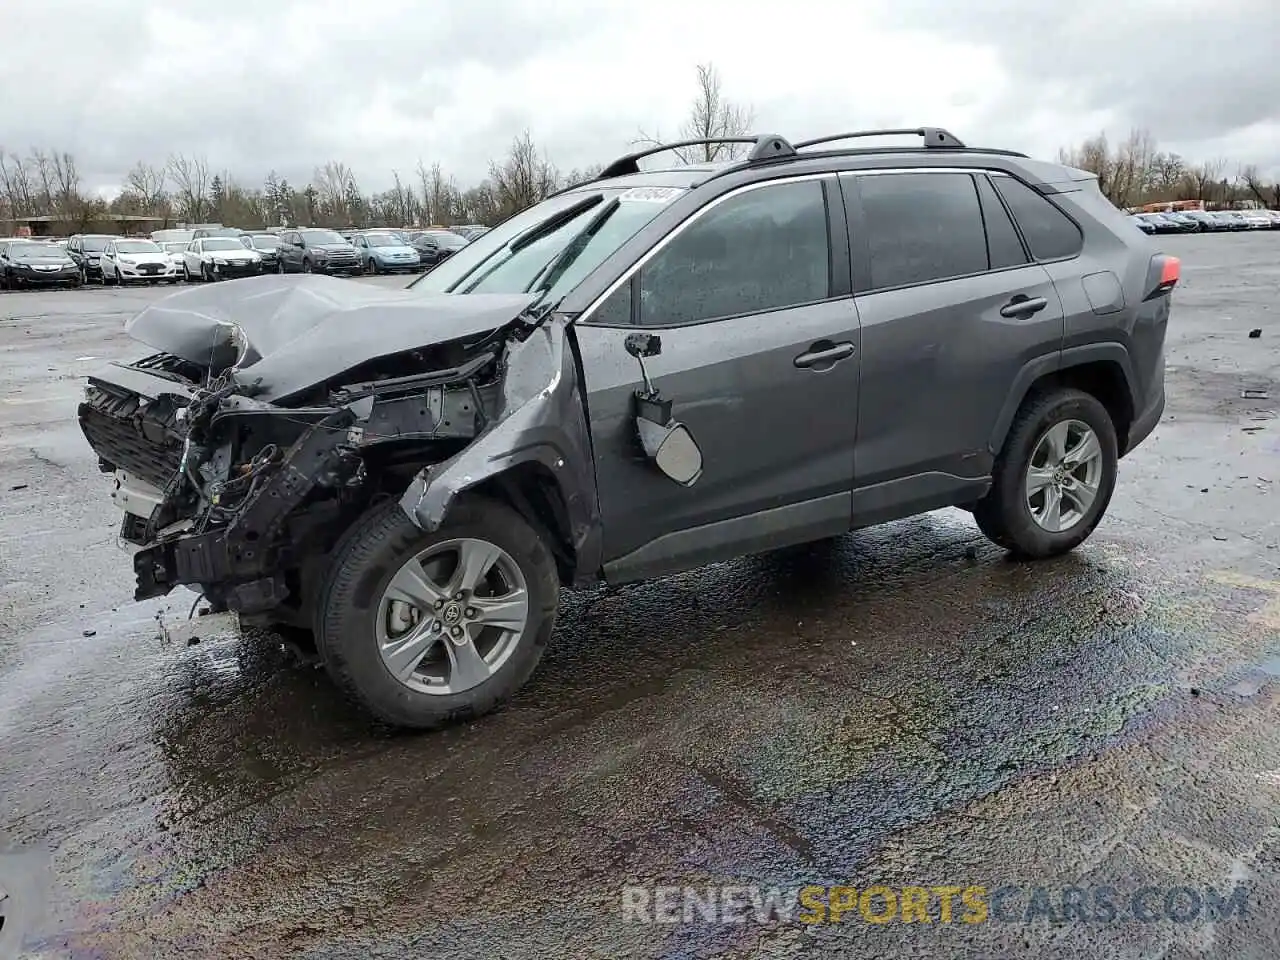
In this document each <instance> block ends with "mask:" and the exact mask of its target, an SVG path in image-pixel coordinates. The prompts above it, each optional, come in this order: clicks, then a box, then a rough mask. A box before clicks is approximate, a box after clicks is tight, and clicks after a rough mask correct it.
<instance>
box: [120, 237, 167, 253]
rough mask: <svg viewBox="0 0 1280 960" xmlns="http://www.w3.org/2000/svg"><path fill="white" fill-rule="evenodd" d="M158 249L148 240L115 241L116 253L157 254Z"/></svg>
mask: <svg viewBox="0 0 1280 960" xmlns="http://www.w3.org/2000/svg"><path fill="white" fill-rule="evenodd" d="M159 252H160V247H159V246H158V245H157V244H154V243H152V242H151V241H150V240H117V241H116V253H159Z"/></svg>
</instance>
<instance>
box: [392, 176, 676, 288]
mask: <svg viewBox="0 0 1280 960" xmlns="http://www.w3.org/2000/svg"><path fill="white" fill-rule="evenodd" d="M683 192H684V191H683V189H681V188H675V187H672V188H666V187H661V188H639V189H631V190H619V189H617V188H614V189H602V190H595V191H590V190H581V191H574V192H573V193H565V194H560V195H559V196H555V197H550V198H549V199H547V200H544V201H543V202H542V203H540V204H537V205H536V206H533V207H530V208H529V209H528V210H525V211H522V212H521V213H518V214H516V215H515V216H514V217H511V218H510V219H509V220H507V221H505V222H504V223H502V224H500V225H499V226H497V227H495V228H494V229H492V230H490V231H488V232H487V233H485V234H484V235H483V236H480V237H477V238H476V239H475V240H472V241H471V242H470V243H464V245H463V246H462V248H461V249H459V250H458V252H457V253H455V254H453V255H452V256H451V257H449V259H447V260H446V261H444V263H442V264H441V265H440V266H438V267H436V268H435V269H434V270H431V271H430V272H428V273H424V274H423V275H422V276H421V277H420V278H419V279H418V280H415V281H414V282H413V283H411V284H410V285H409V286H410V287H412V288H413V289H416V290H420V291H421V292H423V293H525V292H532V290H533V288H534V287H535V285H538V286H540V285H542V284H543V283H545V282H547V281H548V280H550V281H551V282H550V285H549V286H548V287H547V289H546V292H547V295H548V297H549V298H550V299H552V300H555V299H558V298H559V297H561V296H563V295H564V294H565V293H568V292H569V291H570V290H572V289H573V288H574V287H575V286H577V285H578V283H579V282H581V280H582V279H583V278H584V277H585V276H586V275H587V274H588V273H590V272H591V271H592V270H594V269H595V268H596V267H597V266H599V265H600V264H601V263H602V262H603V261H604V260H605V258H607V257H608V256H609V255H610V254H612V253H613V252H614V251H615V250H617V249H618V248H619V247H620V246H622V245H623V244H624V243H626V242H627V241H628V240H630V239H631V238H632V237H633V236H635V234H636V233H637V232H639V231H640V229H641V228H642V227H644V225H645V224H647V223H648V222H649V221H650V220H652V219H653V218H654V217H656V216H657V215H658V213H660V212H661V211H662V209H663V207H664V206H665V205H666V204H667V203H669V202H671V201H672V200H674V199H675V198H676V197H678V196H679V195H680V194H682V193H683ZM575 208H577V209H576V212H575ZM570 214H571V215H570ZM557 215H561V216H566V217H567V218H568V219H566V220H565V222H564V223H562V224H559V225H557V226H554V228H553V229H550V232H548V233H547V234H546V235H545V236H541V237H537V238H536V239H533V240H532V242H529V241H528V239H527V237H526V240H525V242H524V243H522V244H518V245H517V246H518V249H517V250H515V251H512V250H511V249H510V247H511V243H512V241H514V240H516V239H517V238H520V237H521V236H522V235H525V234H527V231H529V230H530V229H531V228H535V227H540V226H545V225H549V221H554V219H555V217H556V216H557ZM598 217H603V218H604V219H603V220H602V221H600V222H599V223H598V224H597V225H596V228H595V229H594V230H593V232H592V233H591V235H590V236H589V237H580V234H581V233H582V232H583V230H584V228H586V227H588V226H589V225H591V224H592V222H593V221H594V220H596V219H597V218H598ZM459 239H460V240H461V239H462V238H461V237H459ZM575 241H577V242H576V243H575V246H574V249H572V250H567V248H568V247H569V245H570V243H574V242H575ZM561 254H565V255H566V262H564V263H561V264H557V265H556V271H555V273H556V275H555V276H554V277H544V276H543V274H544V272H545V271H546V269H547V268H548V267H550V266H551V265H552V263H553V262H554V261H555V260H556V259H557V258H558V257H559V256H560V255H561Z"/></svg>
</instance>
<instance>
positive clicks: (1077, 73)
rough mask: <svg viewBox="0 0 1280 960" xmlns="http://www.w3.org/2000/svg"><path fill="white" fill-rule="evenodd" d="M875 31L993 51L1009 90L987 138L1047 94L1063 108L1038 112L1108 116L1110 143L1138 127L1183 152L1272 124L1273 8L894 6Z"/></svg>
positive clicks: (1277, 13) (1138, 3)
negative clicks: (906, 31) (923, 30)
mask: <svg viewBox="0 0 1280 960" xmlns="http://www.w3.org/2000/svg"><path fill="white" fill-rule="evenodd" d="M881 22H883V23H885V24H887V25H892V26H895V27H911V26H915V25H919V24H922V23H927V24H928V29H929V31H930V32H931V33H935V34H936V35H938V36H941V37H945V38H950V39H956V40H963V41H965V42H968V43H973V44H979V45H982V46H986V47H989V48H990V49H992V50H993V51H995V52H996V54H997V56H998V57H999V59H1000V62H1001V63H1002V64H1003V65H1004V66H1005V68H1006V69H1007V70H1008V72H1009V73H1010V75H1011V76H1012V77H1013V78H1014V79H1015V81H1018V82H1017V84H1016V86H1014V87H1012V88H1011V90H1010V91H1009V93H1008V94H1007V95H1006V98H1005V102H1000V101H997V102H995V103H993V104H991V105H990V106H989V108H988V111H987V118H988V120H989V122H990V123H991V124H992V125H993V126H995V127H998V128H1009V129H1014V130H1016V127H1017V122H1018V119H1019V118H1020V117H1022V116H1025V112H1026V111H1028V110H1035V109H1037V107H1041V108H1042V107H1043V106H1044V105H1045V101H1046V100H1047V99H1049V98H1047V97H1046V93H1047V92H1048V91H1049V90H1052V89H1054V88H1057V90H1058V94H1057V96H1058V97H1064V96H1065V97H1066V98H1069V99H1068V101H1067V102H1065V103H1064V102H1061V101H1059V102H1056V103H1051V104H1050V106H1051V107H1052V108H1054V109H1057V110H1059V111H1060V112H1061V114H1062V115H1063V118H1064V119H1065V120H1068V121H1070V119H1071V118H1072V116H1073V115H1074V116H1080V115H1083V114H1088V113H1098V114H1110V115H1111V116H1112V118H1113V121H1114V129H1113V130H1112V131H1111V132H1112V133H1113V134H1114V135H1115V136H1116V137H1117V138H1119V137H1121V136H1123V135H1124V134H1125V133H1127V132H1128V128H1129V127H1130V126H1136V127H1142V128H1146V129H1148V130H1150V131H1151V132H1152V133H1153V134H1154V135H1155V136H1157V137H1158V138H1159V139H1160V140H1162V141H1164V142H1166V143H1174V144H1177V145H1180V146H1185V147H1186V148H1187V149H1189V150H1192V151H1194V149H1195V145H1196V144H1197V143H1198V142H1200V141H1212V140H1215V139H1219V138H1223V137H1224V136H1225V135H1228V134H1231V133H1233V132H1235V131H1239V130H1242V129H1244V128H1247V127H1250V126H1252V125H1254V124H1261V123H1267V122H1271V123H1275V122H1276V121H1277V120H1280V100H1278V98H1277V96H1276V91H1277V89H1280V57H1277V56H1276V35H1277V31H1278V30H1280V4H1277V3H1276V2H1275V0H1221V2H1219V3H1217V4H1209V5H1205V4H1190V3H1187V2H1185V0H1106V2H1103V0H1090V2H1083V3H1081V2H1077V3H1067V4H1036V5H1029V4H1027V3H1025V2H1022V0H965V2H964V3H959V4H939V3H936V2H934V0H899V2H897V3H894V4H892V5H889V6H887V7H886V8H885V9H884V11H883V15H882V18H881ZM1002 114H1003V115H1002ZM1275 146H1277V145H1276V144H1273V151H1272V152H1271V155H1270V156H1261V157H1251V158H1248V159H1249V160H1252V161H1253V162H1260V163H1262V164H1264V165H1267V166H1274V165H1276V164H1278V163H1280V157H1277V156H1276V155H1275V152H1274V147H1275Z"/></svg>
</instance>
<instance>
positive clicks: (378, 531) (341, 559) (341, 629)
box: [315, 496, 560, 730]
mask: <svg viewBox="0 0 1280 960" xmlns="http://www.w3.org/2000/svg"><path fill="white" fill-rule="evenodd" d="M459 537H473V538H476V539H483V540H487V541H489V542H490V543H493V544H495V545H497V546H499V547H501V548H502V549H503V550H505V551H506V552H507V554H508V555H509V556H510V557H511V558H512V559H513V560H514V561H515V563H516V564H517V565H518V566H519V567H520V571H521V573H522V574H523V575H524V579H525V582H526V586H527V589H528V593H529V623H528V626H527V627H526V629H525V633H524V635H523V636H522V637H521V639H520V641H519V645H518V646H517V647H516V649H515V650H514V651H513V652H512V653H511V655H510V657H509V659H507V661H506V662H505V663H503V664H502V665H501V666H500V667H499V668H498V669H497V671H496V672H495V673H494V674H493V675H492V676H491V677H489V678H488V679H487V680H485V681H484V682H482V683H481V684H479V685H478V686H476V687H474V688H472V689H470V690H466V691H463V692H461V693H456V694H430V693H422V692H418V691H416V690H413V689H411V688H409V687H408V686H405V685H404V684H402V683H401V682H400V681H399V680H397V679H395V677H393V676H392V675H391V674H390V673H389V672H388V671H387V668H386V667H385V665H384V664H383V662H382V658H381V656H380V655H379V652H378V649H377V639H376V634H375V624H376V618H377V616H378V607H379V603H380V600H381V598H382V594H383V591H384V590H385V589H386V586H387V584H388V582H389V581H390V580H391V578H392V577H393V576H394V575H395V574H396V573H397V572H398V571H399V570H400V568H401V566H402V565H403V564H404V563H405V562H406V561H407V560H408V559H409V558H410V557H412V556H413V555H414V554H416V553H418V552H419V551H422V550H424V549H426V548H428V547H430V546H431V545H432V544H433V543H440V542H442V541H445V540H451V539H454V538H459ZM559 590H560V583H559V577H558V575H557V572H556V564H555V560H554V558H553V557H552V555H551V552H550V551H549V550H548V548H547V545H546V544H545V543H544V542H543V541H542V539H541V538H540V537H539V536H538V534H536V533H535V532H534V531H533V529H532V528H531V527H530V526H529V524H528V523H526V522H525V520H524V518H523V517H521V516H520V515H519V514H518V513H516V512H515V511H514V510H512V509H511V508H510V507H508V506H506V505H505V504H503V503H500V502H498V501H495V500H490V499H488V498H485V497H477V496H471V497H463V498H460V499H459V500H458V501H457V502H456V503H455V504H454V505H453V507H452V509H451V510H450V513H449V517H448V519H447V521H446V522H445V524H444V525H443V526H441V528H440V529H439V530H437V531H436V532H435V533H430V534H428V533H424V532H423V531H422V530H420V529H419V528H418V527H417V526H416V525H415V524H414V523H413V522H412V521H411V520H410V519H409V518H408V517H407V516H406V515H405V513H404V511H403V510H402V509H401V507H400V505H399V503H398V502H396V501H392V502H390V503H387V504H384V505H382V506H380V507H376V508H374V509H373V510H371V511H369V512H368V513H366V514H365V515H364V516H363V517H361V518H360V519H359V520H357V521H356V522H355V523H354V524H353V525H352V527H351V528H350V529H349V530H348V531H347V533H346V534H345V535H344V537H343V539H342V540H341V542H340V543H339V544H338V546H337V547H336V548H335V550H334V553H333V559H332V561H331V562H330V565H329V570H328V574H327V576H326V578H325V582H324V586H323V588H322V590H321V594H320V597H319V603H318V604H317V608H316V611H315V623H316V645H317V647H318V649H319V651H320V655H321V657H322V658H323V660H324V664H325V667H326V669H327V670H328V672H329V675H330V676H331V677H332V678H333V680H334V682H335V683H336V684H337V685H338V687H339V688H341V689H342V690H343V691H344V692H345V693H346V694H347V695H348V696H349V697H351V698H352V699H354V700H355V701H356V702H357V703H359V704H361V705H362V706H364V707H365V709H367V710H368V711H369V712H370V713H372V714H373V715H374V716H376V717H378V718H379V719H380V720H383V721H385V722H386V723H389V724H392V725H394V726H397V727H404V728H408V729H415V730H431V729H436V728H439V727H442V726H445V725H447V724H450V723H453V722H456V721H465V720H470V719H474V718H476V717H479V716H482V715H484V714H486V713H489V712H491V711H492V710H495V709H497V708H498V707H500V706H501V705H502V704H504V703H505V702H506V701H507V700H508V699H510V697H511V696H512V695H513V694H515V692H516V691H517V690H519V689H520V688H521V687H522V686H523V685H524V683H525V681H526V680H528V678H529V675H530V674H532V673H533V670H534V668H535V667H536V666H537V665H538V661H539V660H540V659H541V658H542V654H543V651H544V650H545V649H546V646H547V642H548V641H549V640H550V639H551V632H552V630H553V629H554V627H555V620H556V610H557V607H558V603H559Z"/></svg>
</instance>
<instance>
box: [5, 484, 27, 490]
mask: <svg viewBox="0 0 1280 960" xmlns="http://www.w3.org/2000/svg"><path fill="white" fill-rule="evenodd" d="M28 486H29V484H25V483H15V484H14V485H13V486H12V487H10V488H9V489H10V490H25V489H27V487H28Z"/></svg>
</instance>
